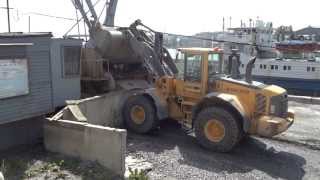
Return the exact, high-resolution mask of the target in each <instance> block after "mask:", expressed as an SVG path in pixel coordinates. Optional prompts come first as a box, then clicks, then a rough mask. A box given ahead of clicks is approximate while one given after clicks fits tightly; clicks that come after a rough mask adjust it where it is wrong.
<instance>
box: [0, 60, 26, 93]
mask: <svg viewBox="0 0 320 180" xmlns="http://www.w3.org/2000/svg"><path fill="white" fill-rule="evenodd" d="M28 93H29V78H28V60H27V59H23V58H20V59H0V99H4V98H9V97H14V96H21V95H26V94H28Z"/></svg>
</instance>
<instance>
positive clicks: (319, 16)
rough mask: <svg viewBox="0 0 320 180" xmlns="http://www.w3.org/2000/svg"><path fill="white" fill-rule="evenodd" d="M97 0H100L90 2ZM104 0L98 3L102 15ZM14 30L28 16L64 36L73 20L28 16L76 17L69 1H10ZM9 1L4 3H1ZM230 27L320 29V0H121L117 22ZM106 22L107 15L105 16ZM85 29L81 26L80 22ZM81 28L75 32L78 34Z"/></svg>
mask: <svg viewBox="0 0 320 180" xmlns="http://www.w3.org/2000/svg"><path fill="white" fill-rule="evenodd" d="M92 1H93V3H94V2H95V1H96V0H92ZM104 1H105V0H101V1H100V3H99V4H98V6H97V12H98V14H99V13H100V11H101V9H102V7H103V4H104ZM10 4H11V7H13V8H15V9H13V10H12V11H11V24H12V28H11V29H12V31H20V32H22V31H24V32H26V31H28V16H30V18H31V31H37V32H39V31H52V32H53V33H54V35H55V36H58V37H59V36H62V35H63V34H64V33H65V32H66V31H67V30H68V29H69V28H70V27H71V26H72V25H73V24H74V21H70V20H61V19H55V18H48V17H43V16H38V15H34V14H30V12H38V13H43V14H50V15H54V16H63V17H68V18H75V10H74V8H73V5H72V3H71V0H10ZM5 5H6V1H5V0H2V1H0V7H3V6H5ZM230 16H231V17H232V21H231V23H232V26H239V25H240V20H243V21H244V22H247V24H248V23H249V18H252V19H257V17H259V19H262V20H265V21H272V22H273V23H274V25H275V26H279V25H293V27H294V29H299V28H302V27H305V26H308V25H313V26H317V27H320V1H319V0H304V1H303V2H302V1H293V0H291V1H288V0H242V1H236V0H223V1H216V0H197V1H195V0H119V3H118V8H117V14H116V19H115V21H116V22H115V23H116V25H120V26H128V25H129V24H130V23H131V22H133V21H134V20H135V19H138V18H139V19H141V20H142V21H143V22H144V23H145V24H147V25H148V26H150V27H152V28H154V29H156V30H159V31H167V32H171V33H179V34H187V35H190V34H194V33H196V32H200V31H219V30H221V29H222V18H223V17H226V24H227V26H229V17H230ZM102 21H103V19H102ZM0 23H1V25H0V31H1V32H5V31H7V17H6V11H5V10H4V9H0ZM81 29H83V25H81ZM76 33H77V30H76V29H74V31H73V32H72V33H71V34H76Z"/></svg>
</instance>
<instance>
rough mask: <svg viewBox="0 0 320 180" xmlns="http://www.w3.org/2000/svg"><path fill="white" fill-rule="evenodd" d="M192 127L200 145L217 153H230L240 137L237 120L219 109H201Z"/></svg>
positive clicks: (239, 127)
mask: <svg viewBox="0 0 320 180" xmlns="http://www.w3.org/2000/svg"><path fill="white" fill-rule="evenodd" d="M194 125H195V135H196V138H197V140H198V142H199V143H200V145H201V146H203V147H205V148H207V149H210V150H213V151H217V152H228V151H231V150H232V149H233V148H234V146H236V145H237V143H238V142H239V139H240V136H241V126H239V123H238V122H237V119H235V118H234V116H233V115H232V114H231V113H230V112H228V111H226V110H224V109H222V108H219V107H209V108H206V109H203V110H202V111H201V112H200V113H199V114H198V115H197V118H196V120H195V124H194Z"/></svg>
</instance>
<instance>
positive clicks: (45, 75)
mask: <svg viewBox="0 0 320 180" xmlns="http://www.w3.org/2000/svg"><path fill="white" fill-rule="evenodd" d="M0 43H34V45H33V46H28V47H27V50H26V54H27V58H28V70H29V90H30V93H29V94H28V95H23V96H17V97H11V98H7V99H0V124H2V123H6V122H12V121H17V120H22V119H26V118H30V117H35V116H40V115H43V114H46V113H48V112H51V111H52V110H53V106H52V88H51V74H50V37H28V38H1V39H0ZM1 48H2V47H0V49H1ZM0 52H1V54H2V56H6V55H7V56H8V55H10V54H12V53H13V52H12V51H11V52H6V51H4V50H3V51H1V50H0ZM16 52H17V53H18V54H19V52H20V51H19V50H18V49H17V51H16Z"/></svg>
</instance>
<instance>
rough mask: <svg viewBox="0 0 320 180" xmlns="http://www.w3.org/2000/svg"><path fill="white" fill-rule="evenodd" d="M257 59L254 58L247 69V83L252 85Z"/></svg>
mask: <svg viewBox="0 0 320 180" xmlns="http://www.w3.org/2000/svg"><path fill="white" fill-rule="evenodd" d="M256 59H257V57H256V56H254V57H252V58H251V59H250V61H249V63H248V64H247V67H246V74H245V79H246V82H247V83H250V84H251V83H252V68H253V65H254V63H255V61H256Z"/></svg>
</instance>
